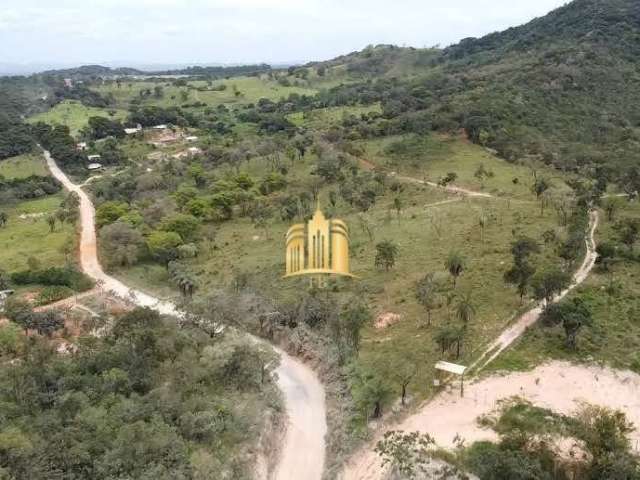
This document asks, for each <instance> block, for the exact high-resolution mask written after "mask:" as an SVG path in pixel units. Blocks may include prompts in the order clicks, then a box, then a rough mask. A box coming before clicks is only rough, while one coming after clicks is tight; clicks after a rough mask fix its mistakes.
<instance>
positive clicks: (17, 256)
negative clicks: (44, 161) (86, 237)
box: [0, 194, 74, 272]
mask: <svg viewBox="0 0 640 480" xmlns="http://www.w3.org/2000/svg"><path fill="white" fill-rule="evenodd" d="M62 199H63V195H62V194H57V195H50V196H47V197H44V198H40V199H37V200H28V201H23V202H20V203H17V204H16V205H14V206H10V207H8V208H6V207H4V206H3V207H2V210H3V211H4V212H6V213H7V214H8V216H9V220H8V222H7V225H6V226H5V227H2V228H0V269H2V270H5V271H8V272H12V271H15V270H20V269H24V268H26V267H27V261H28V259H29V258H30V257H33V258H35V259H37V260H38V261H39V262H40V264H41V265H42V267H52V266H62V265H64V264H65V262H66V261H67V257H66V256H65V253H64V251H63V247H64V246H65V245H68V244H69V242H74V227H73V226H72V225H69V224H65V225H64V226H63V227H61V226H60V224H59V223H58V224H57V225H56V230H55V232H53V233H50V232H49V225H48V224H47V222H46V217H47V215H48V214H49V213H52V212H54V211H55V210H57V208H58V206H59V205H60V202H61V201H62ZM20 215H31V216H30V217H26V218H20ZM71 251H73V250H71ZM71 259H73V253H72V254H71Z"/></svg>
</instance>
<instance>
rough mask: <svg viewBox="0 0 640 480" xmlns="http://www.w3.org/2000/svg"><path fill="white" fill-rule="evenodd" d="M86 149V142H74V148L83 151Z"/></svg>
mask: <svg viewBox="0 0 640 480" xmlns="http://www.w3.org/2000/svg"><path fill="white" fill-rule="evenodd" d="M86 149H87V142H80V143H77V144H76V150H78V151H79V152H84V151H85V150H86Z"/></svg>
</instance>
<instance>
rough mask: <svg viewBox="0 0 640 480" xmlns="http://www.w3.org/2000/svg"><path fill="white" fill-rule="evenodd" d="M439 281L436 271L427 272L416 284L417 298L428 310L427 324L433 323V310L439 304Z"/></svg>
mask: <svg viewBox="0 0 640 480" xmlns="http://www.w3.org/2000/svg"><path fill="white" fill-rule="evenodd" d="M437 291H438V283H437V282H436V279H435V274H434V273H427V274H426V275H425V276H424V277H423V278H422V279H421V280H419V281H418V283H417V285H416V298H417V299H418V302H419V303H420V305H422V306H423V307H424V309H425V310H426V312H427V325H428V326H430V325H431V311H432V310H433V309H434V308H437V307H438V306H439V303H438V293H437Z"/></svg>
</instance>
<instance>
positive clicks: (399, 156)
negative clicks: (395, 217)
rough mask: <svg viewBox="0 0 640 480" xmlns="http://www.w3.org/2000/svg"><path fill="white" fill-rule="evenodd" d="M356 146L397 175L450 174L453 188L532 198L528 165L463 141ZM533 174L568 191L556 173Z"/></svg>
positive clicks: (412, 139) (432, 138) (404, 140)
mask: <svg viewBox="0 0 640 480" xmlns="http://www.w3.org/2000/svg"><path fill="white" fill-rule="evenodd" d="M359 146H361V147H362V148H363V150H364V154H363V157H364V158H365V159H367V160H369V161H371V162H373V163H375V164H376V165H378V166H380V167H385V168H387V169H388V170H391V171H395V172H396V173H397V174H399V175H408V176H413V177H417V178H420V179H425V180H428V181H432V182H437V181H438V180H439V179H440V178H442V177H444V176H445V175H447V173H449V172H453V173H456V174H457V179H456V181H455V182H454V184H455V185H458V186H462V187H465V188H469V189H471V190H476V191H482V192H487V193H491V194H493V195H496V196H502V195H509V196H510V197H512V198H531V184H532V180H531V178H532V172H533V170H532V168H531V167H530V166H528V165H523V164H515V163H509V162H506V161H504V160H502V159H499V158H497V157H496V156H494V155H492V154H491V153H490V152H488V151H487V150H485V149H484V148H482V147H480V146H479V145H475V144H472V143H470V142H468V141H466V140H465V139H462V138H455V137H450V136H443V135H437V134H430V135H428V136H417V135H416V136H414V135H411V136H392V137H384V138H381V139H376V140H369V141H366V142H364V141H363V142H359ZM481 166H482V167H484V171H485V172H486V174H485V175H482V176H480V177H479V176H477V175H476V172H478V170H479V168H480V167H481ZM535 171H536V173H537V174H538V175H540V176H544V177H545V178H547V179H548V180H549V181H550V183H551V184H552V185H553V188H554V189H555V190H558V191H566V190H568V187H567V185H566V184H565V183H564V178H565V177H564V176H563V175H561V174H560V173H559V172H558V171H557V170H553V169H550V168H545V167H543V166H540V165H536V166H535Z"/></svg>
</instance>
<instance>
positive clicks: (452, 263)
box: [444, 252, 465, 288]
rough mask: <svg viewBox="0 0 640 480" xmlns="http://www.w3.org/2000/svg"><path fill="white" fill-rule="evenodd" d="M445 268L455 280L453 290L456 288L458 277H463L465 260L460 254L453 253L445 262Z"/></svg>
mask: <svg viewBox="0 0 640 480" xmlns="http://www.w3.org/2000/svg"><path fill="white" fill-rule="evenodd" d="M444 266H445V268H446V269H447V270H448V271H449V273H450V274H451V277H452V278H453V288H456V283H457V280H458V277H459V276H460V275H462V271H463V270H464V268H465V258H464V257H463V256H462V255H461V254H460V253H458V252H451V253H449V256H448V257H447V260H446V261H445V262H444Z"/></svg>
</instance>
